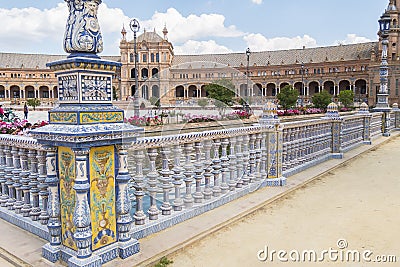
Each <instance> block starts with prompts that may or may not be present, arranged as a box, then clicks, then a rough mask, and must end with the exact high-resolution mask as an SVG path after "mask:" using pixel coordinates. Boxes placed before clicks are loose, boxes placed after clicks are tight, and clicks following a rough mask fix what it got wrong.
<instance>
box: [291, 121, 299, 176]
mask: <svg viewBox="0 0 400 267" xmlns="http://www.w3.org/2000/svg"><path fill="white" fill-rule="evenodd" d="M291 139H292V161H291V164H290V166H291V168H294V167H296V166H297V165H298V161H299V127H294V128H293V129H292V137H291Z"/></svg>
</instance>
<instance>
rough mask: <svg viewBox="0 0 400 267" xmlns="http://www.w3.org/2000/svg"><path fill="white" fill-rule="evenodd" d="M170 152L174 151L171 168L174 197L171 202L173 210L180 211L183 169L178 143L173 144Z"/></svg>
mask: <svg viewBox="0 0 400 267" xmlns="http://www.w3.org/2000/svg"><path fill="white" fill-rule="evenodd" d="M172 152H173V153H174V167H173V168H172V171H173V172H174V175H173V176H172V178H173V179H174V181H173V182H172V183H173V184H174V187H175V199H174V201H173V203H172V205H173V208H174V211H180V210H182V206H183V200H182V197H181V185H182V180H183V178H184V175H183V174H182V172H183V171H184V169H183V168H182V167H181V154H182V149H181V147H180V145H174V146H173V149H172Z"/></svg>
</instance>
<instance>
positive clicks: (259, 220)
mask: <svg viewBox="0 0 400 267" xmlns="http://www.w3.org/2000/svg"><path fill="white" fill-rule="evenodd" d="M390 140H392V141H390ZM390 140H389V139H387V138H383V137H380V138H379V139H377V140H374V146H375V145H377V144H380V143H382V142H388V141H389V142H388V143H386V144H384V145H383V146H382V147H380V148H378V149H376V148H373V147H372V146H361V147H359V148H357V149H355V150H352V151H350V152H348V153H346V154H345V158H344V159H342V160H330V161H328V162H324V163H322V164H320V165H318V166H315V167H313V168H310V169H308V170H306V171H304V172H302V173H300V174H297V175H294V176H292V177H290V179H289V181H288V186H286V187H275V188H264V189H262V190H259V191H257V192H255V193H253V194H250V195H248V196H245V197H243V198H241V199H238V200H236V201H233V202H231V203H229V204H227V205H224V206H222V207H220V208H218V209H215V210H212V211H210V212H208V213H206V214H203V215H201V216H198V217H196V218H193V219H191V220H189V221H186V222H184V223H181V224H178V225H176V226H174V227H172V228H170V229H167V230H165V231H162V232H160V233H158V234H155V235H152V236H150V237H147V238H144V239H142V240H140V243H141V252H140V253H139V254H137V255H135V256H134V257H131V258H130V259H128V260H126V261H122V260H116V261H113V262H111V263H108V264H105V265H104V266H105V267H109V266H112V267H116V266H124V267H125V266H146V265H149V264H150V265H151V264H153V263H154V262H155V261H157V260H158V259H159V258H161V257H162V256H164V255H169V256H168V257H169V258H172V259H173V260H174V261H175V263H174V266H254V265H257V264H258V265H260V266H261V265H263V264H264V265H268V266H274V265H272V264H271V263H270V262H259V261H258V260H257V251H259V250H262V249H264V246H265V245H268V246H269V248H270V249H276V250H279V249H286V250H292V249H319V250H323V249H329V247H332V248H336V241H337V240H338V239H339V238H346V240H347V241H348V243H349V248H351V249H370V250H373V251H374V252H375V253H379V254H384V253H388V254H394V253H398V254H399V255H398V256H400V252H399V245H398V244H399V243H398V240H399V238H400V233H399V232H398V231H394V230H393V229H397V227H398V225H399V223H400V220H399V216H400V215H399V214H398V210H399V207H400V206H399V203H400V201H399V200H400V195H399V194H398V192H399V189H400V185H399V182H398V181H397V180H396V179H397V177H398V176H396V174H398V173H399V172H400V165H399V164H398V162H397V161H396V160H393V159H396V158H399V157H400V137H392V138H391V139H390ZM371 148H372V149H373V150H376V151H373V152H369V153H368V154H366V155H362V156H361V157H360V158H359V159H356V160H354V161H352V162H346V161H348V160H349V159H351V158H353V157H356V156H357V155H359V154H360V153H362V152H364V151H366V150H368V149H371ZM341 163H345V164H346V165H345V166H343V167H341V168H340V169H335V170H332V168H334V167H335V166H338V164H341ZM326 170H331V171H330V172H328V173H327V175H325V176H321V177H319V178H317V179H316V180H314V181H313V182H312V183H311V184H308V185H307V186H306V187H304V188H302V189H299V190H297V191H294V192H292V191H293V190H295V189H298V188H299V187H300V186H301V185H304V183H306V182H308V181H310V179H311V180H312V179H313V177H316V176H318V175H320V174H321V173H324V172H326ZM289 192H292V193H289ZM282 197H283V198H282ZM277 199H278V200H277ZM273 200H277V201H274V202H273ZM0 229H1V232H2V234H1V238H0V266H35V267H36V266H39V267H41V266H54V265H51V264H50V263H49V262H47V261H46V260H44V259H42V258H41V257H40V251H41V246H42V245H43V244H44V243H45V241H44V240H42V239H39V238H37V237H35V236H33V235H31V234H29V233H26V232H25V231H22V230H19V229H18V228H17V227H14V226H12V225H10V224H8V223H6V222H4V221H2V220H0ZM399 259H400V258H399ZM290 266H299V265H298V264H297V263H296V264H291V265H290ZM301 266H312V265H311V264H309V263H307V264H305V265H301ZM323 266H329V265H328V264H327V263H324V264H323ZM335 266H337V265H335ZM342 266H357V267H359V266H377V265H364V264H362V265H361V264H360V263H358V264H343V265H342ZM379 266H381V265H379ZM382 266H384V265H382ZM388 266H396V265H395V264H394V265H393V264H392V265H388Z"/></svg>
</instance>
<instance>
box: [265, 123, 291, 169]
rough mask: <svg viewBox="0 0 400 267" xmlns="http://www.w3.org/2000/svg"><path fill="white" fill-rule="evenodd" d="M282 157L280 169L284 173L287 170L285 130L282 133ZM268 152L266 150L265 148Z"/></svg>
mask: <svg viewBox="0 0 400 267" xmlns="http://www.w3.org/2000/svg"><path fill="white" fill-rule="evenodd" d="M283 141H284V143H283V155H282V169H283V171H285V170H286V169H287V160H288V153H287V151H288V145H287V129H284V131H283ZM267 151H268V148H267Z"/></svg>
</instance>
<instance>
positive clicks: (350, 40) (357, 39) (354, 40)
mask: <svg viewBox="0 0 400 267" xmlns="http://www.w3.org/2000/svg"><path fill="white" fill-rule="evenodd" d="M367 42H372V40H370V39H368V38H366V37H362V36H357V35H356V34H353V33H349V34H347V36H346V39H344V40H339V41H336V42H335V44H336V45H338V44H344V45H345V44H358V43H367Z"/></svg>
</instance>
